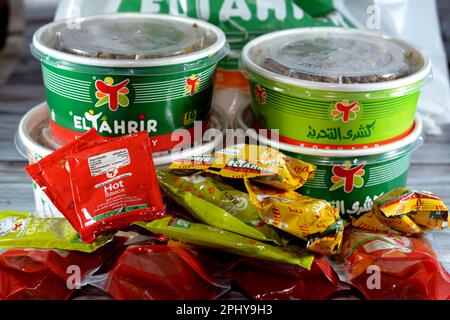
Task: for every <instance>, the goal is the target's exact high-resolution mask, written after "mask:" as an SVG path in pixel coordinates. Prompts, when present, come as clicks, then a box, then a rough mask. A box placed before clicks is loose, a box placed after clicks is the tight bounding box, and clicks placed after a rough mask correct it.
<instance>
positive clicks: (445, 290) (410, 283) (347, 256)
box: [336, 229, 450, 300]
mask: <svg viewBox="0 0 450 320" xmlns="http://www.w3.org/2000/svg"><path fill="white" fill-rule="evenodd" d="M340 260H341V263H340V264H336V270H337V271H338V273H339V274H340V278H341V280H343V281H346V282H348V283H351V284H352V285H353V286H355V287H356V288H357V289H358V290H359V291H360V292H361V293H362V294H363V295H364V296H365V298H367V299H370V300H380V299H382V300H398V299H402V300H403V299H404V300H448V299H450V275H449V274H448V272H447V271H445V270H444V269H443V268H442V267H441V265H440V264H439V261H438V259H437V257H436V254H435V253H434V251H433V250H432V247H431V244H430V243H429V242H428V240H426V239H425V238H421V237H417V238H415V237H403V236H396V235H387V234H376V233H367V232H363V231H359V230H354V229H351V230H347V231H346V232H345V236H344V244H343V248H342V251H341V256H340Z"/></svg>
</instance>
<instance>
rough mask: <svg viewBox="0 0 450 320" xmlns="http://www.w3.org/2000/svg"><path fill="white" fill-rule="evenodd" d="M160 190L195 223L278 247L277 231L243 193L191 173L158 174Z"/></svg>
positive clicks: (208, 177)
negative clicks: (201, 223)
mask: <svg viewBox="0 0 450 320" xmlns="http://www.w3.org/2000/svg"><path fill="white" fill-rule="evenodd" d="M158 178H159V182H160V185H161V187H162V188H163V189H164V191H166V192H167V193H168V194H169V195H170V196H171V198H172V199H174V200H175V202H176V203H178V204H179V205H180V206H182V207H183V208H185V209H186V210H187V211H188V212H189V213H190V214H191V215H192V216H193V217H195V218H196V219H197V220H199V221H201V222H203V223H205V224H208V225H210V226H213V227H216V228H219V229H224V230H228V231H231V232H234V233H238V234H241V235H243V236H246V237H249V238H252V239H256V240H260V241H271V242H274V243H276V244H279V245H281V244H282V241H281V239H280V236H279V234H278V231H277V230H276V229H275V228H274V227H272V226H269V225H268V224H266V223H264V221H263V220H262V219H261V218H260V216H259V214H258V211H257V210H256V208H255V207H254V206H253V204H252V203H251V201H250V197H249V195H248V194H247V193H246V192H242V191H240V190H237V189H234V188H233V187H231V186H229V185H227V184H225V183H223V182H221V181H220V178H219V177H213V176H210V175H206V174H202V173H195V174H192V175H189V176H186V175H177V174H175V173H174V172H172V171H170V170H164V171H159V172H158Z"/></svg>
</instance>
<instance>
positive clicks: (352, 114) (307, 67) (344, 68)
mask: <svg viewBox="0 0 450 320" xmlns="http://www.w3.org/2000/svg"><path fill="white" fill-rule="evenodd" d="M241 68H242V70H243V72H244V73H245V74H246V76H247V77H248V78H249V79H250V82H251V85H250V93H251V107H252V112H253V115H254V120H255V124H256V125H257V126H258V127H262V128H266V129H279V130H280V141H282V142H286V143H289V144H293V145H298V146H306V147H318V148H328V149H342V148H347V149H355V148H366V147H377V146H380V145H384V144H388V143H391V142H393V141H396V140H400V139H402V138H404V137H406V136H408V135H409V134H410V133H411V131H412V130H413V124H414V115H415V111H416V106H417V100H418V98H419V93H420V88H421V87H422V85H423V84H424V82H425V80H426V78H427V77H428V76H429V75H430V73H431V62H430V58H429V56H428V55H427V54H426V53H425V52H423V51H421V50H420V49H417V48H415V47H414V46H413V45H411V44H408V43H406V42H404V41H402V40H399V39H395V38H392V37H389V36H387V35H383V34H379V33H376V32H373V31H362V30H355V29H341V28H303V29H291V30H286V31H281V32H274V33H271V34H267V35H264V36H261V37H259V38H257V39H255V40H253V41H251V42H250V43H248V44H247V45H246V46H245V48H244V49H243V52H242V57H241Z"/></svg>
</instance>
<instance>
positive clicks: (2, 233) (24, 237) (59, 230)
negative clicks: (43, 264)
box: [0, 211, 112, 252]
mask: <svg viewBox="0 0 450 320" xmlns="http://www.w3.org/2000/svg"><path fill="white" fill-rule="evenodd" d="M111 239H112V236H107V235H102V236H100V237H98V239H97V240H96V241H95V242H93V243H90V244H87V243H84V242H83V241H81V239H80V237H79V235H78V233H77V232H76V231H75V229H73V228H72V226H71V225H70V223H69V222H68V221H67V220H66V219H64V218H47V219H42V218H36V217H33V216H32V215H31V214H30V213H26V212H14V211H3V212H0V249H14V248H35V249H59V250H73V251H81V252H93V251H95V250H97V249H98V248H100V247H101V246H103V245H105V244H106V243H107V242H109V241H110V240H111Z"/></svg>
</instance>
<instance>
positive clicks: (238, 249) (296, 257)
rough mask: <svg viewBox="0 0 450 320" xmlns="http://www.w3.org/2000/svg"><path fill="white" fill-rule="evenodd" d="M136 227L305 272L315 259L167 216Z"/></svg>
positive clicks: (299, 251) (292, 248)
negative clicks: (297, 268) (290, 266)
mask: <svg viewBox="0 0 450 320" xmlns="http://www.w3.org/2000/svg"><path fill="white" fill-rule="evenodd" d="M136 225H138V226H140V227H142V228H144V229H146V230H149V231H151V232H153V233H155V234H162V235H163V236H166V237H168V238H169V239H172V240H178V241H182V242H185V243H189V244H193V245H197V246H201V247H205V248H211V249H216V250H221V251H225V252H228V253H232V254H236V255H240V256H245V257H250V258H257V259H261V260H268V261H279V262H284V263H290V264H296V265H299V266H301V267H303V268H305V269H308V270H309V269H310V268H311V265H312V263H313V260H314V255H313V254H310V253H308V252H306V251H305V250H303V249H302V248H300V247H298V246H286V247H278V246H273V245H270V244H267V243H263V242H260V241H257V240H254V239H250V238H247V237H244V236H241V235H239V234H236V233H233V232H229V231H226V230H222V229H219V228H215V227H211V226H208V225H205V224H201V223H194V222H190V221H187V220H184V219H180V218H176V217H172V216H169V215H168V216H166V217H165V218H163V219H159V220H154V221H150V222H137V223H136Z"/></svg>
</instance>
